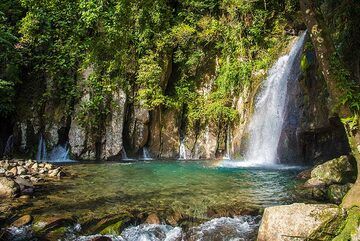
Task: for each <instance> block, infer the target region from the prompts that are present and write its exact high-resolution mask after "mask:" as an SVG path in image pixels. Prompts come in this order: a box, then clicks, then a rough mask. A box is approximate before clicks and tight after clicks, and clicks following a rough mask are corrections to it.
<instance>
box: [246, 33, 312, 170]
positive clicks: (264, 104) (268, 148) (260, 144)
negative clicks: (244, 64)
mask: <svg viewBox="0 0 360 241" xmlns="http://www.w3.org/2000/svg"><path fill="white" fill-rule="evenodd" d="M305 39H306V31H305V32H304V33H302V35H301V36H300V37H299V39H298V40H297V42H296V43H295V44H294V45H293V47H292V49H291V51H290V53H289V54H288V55H284V56H282V57H280V58H279V59H278V60H277V62H276V63H275V64H274V65H273V67H272V68H271V69H270V70H269V72H268V77H267V79H266V80H265V81H264V85H263V87H262V91H261V93H260V95H259V96H258V98H257V100H256V104H255V112H254V114H253V116H252V119H251V121H250V124H249V134H250V139H249V142H248V149H247V152H246V155H245V157H246V161H247V162H248V163H251V164H260V165H272V164H276V163H278V162H279V160H278V153H277V149H278V144H279V140H280V135H281V132H282V128H283V123H284V118H285V114H284V113H285V108H286V104H287V103H286V99H287V95H288V86H290V88H291V85H288V84H289V83H290V81H291V82H296V81H297V80H298V78H299V76H300V73H301V72H300V69H299V66H300V57H301V53H302V49H303V45H304V43H305Z"/></svg>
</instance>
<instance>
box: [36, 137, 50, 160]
mask: <svg viewBox="0 0 360 241" xmlns="http://www.w3.org/2000/svg"><path fill="white" fill-rule="evenodd" d="M46 159H47V153H46V142H45V139H44V138H43V135H40V139H39V145H38V150H37V153H36V160H38V161H43V160H46Z"/></svg>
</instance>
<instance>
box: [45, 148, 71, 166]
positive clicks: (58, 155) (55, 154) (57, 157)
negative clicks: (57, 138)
mask: <svg viewBox="0 0 360 241" xmlns="http://www.w3.org/2000/svg"><path fill="white" fill-rule="evenodd" d="M49 160H50V161H52V162H55V161H58V162H64V161H68V160H69V148H68V145H67V144H65V145H64V146H62V145H57V146H56V147H54V149H52V151H51V152H50V155H49Z"/></svg>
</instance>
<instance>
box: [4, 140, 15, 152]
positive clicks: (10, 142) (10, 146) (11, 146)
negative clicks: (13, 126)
mask: <svg viewBox="0 0 360 241" xmlns="http://www.w3.org/2000/svg"><path fill="white" fill-rule="evenodd" d="M13 149H14V135H11V136H9V138H8V139H7V141H6V145H5V149H4V155H5V156H6V155H9V154H11V153H12V151H13Z"/></svg>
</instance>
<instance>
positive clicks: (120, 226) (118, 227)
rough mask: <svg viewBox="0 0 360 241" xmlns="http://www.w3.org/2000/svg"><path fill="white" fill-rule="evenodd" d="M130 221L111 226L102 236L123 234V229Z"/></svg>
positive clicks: (122, 221) (103, 231)
mask: <svg viewBox="0 0 360 241" xmlns="http://www.w3.org/2000/svg"><path fill="white" fill-rule="evenodd" d="M126 221H128V220H121V221H119V222H117V223H114V224H111V225H110V226H108V227H106V228H105V229H103V230H102V231H101V232H100V234H102V235H106V234H113V235H119V234H120V233H121V230H122V229H123V226H124V224H125V223H126Z"/></svg>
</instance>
